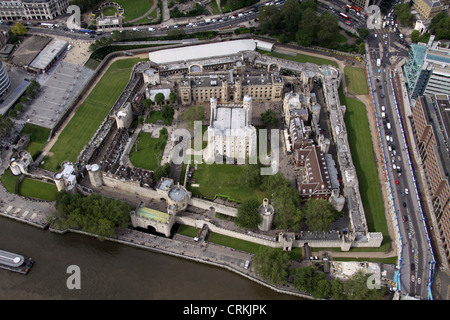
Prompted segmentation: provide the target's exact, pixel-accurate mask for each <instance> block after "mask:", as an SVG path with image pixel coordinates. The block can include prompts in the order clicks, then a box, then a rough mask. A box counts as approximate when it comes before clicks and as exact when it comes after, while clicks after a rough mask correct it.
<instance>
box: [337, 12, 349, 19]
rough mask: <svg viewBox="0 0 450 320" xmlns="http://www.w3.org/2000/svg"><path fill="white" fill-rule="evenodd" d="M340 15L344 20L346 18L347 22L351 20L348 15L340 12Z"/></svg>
mask: <svg viewBox="0 0 450 320" xmlns="http://www.w3.org/2000/svg"><path fill="white" fill-rule="evenodd" d="M339 15H340V16H341V17H342V18H344V19H346V20H349V17H348V15H346V14H345V13H342V12H340V13H339Z"/></svg>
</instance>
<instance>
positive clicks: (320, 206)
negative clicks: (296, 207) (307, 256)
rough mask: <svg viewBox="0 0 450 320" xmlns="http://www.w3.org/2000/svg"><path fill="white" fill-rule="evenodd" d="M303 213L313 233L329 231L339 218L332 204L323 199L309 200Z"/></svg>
mask: <svg viewBox="0 0 450 320" xmlns="http://www.w3.org/2000/svg"><path fill="white" fill-rule="evenodd" d="M302 211H303V214H304V217H305V224H306V225H307V226H308V228H309V229H310V230H312V231H327V230H328V228H329V226H330V223H331V222H333V221H334V220H335V219H336V218H337V217H338V216H339V212H338V211H336V210H335V209H334V208H333V206H332V205H331V203H330V202H328V201H326V200H322V199H309V200H308V201H306V204H305V205H304V206H303V208H302Z"/></svg>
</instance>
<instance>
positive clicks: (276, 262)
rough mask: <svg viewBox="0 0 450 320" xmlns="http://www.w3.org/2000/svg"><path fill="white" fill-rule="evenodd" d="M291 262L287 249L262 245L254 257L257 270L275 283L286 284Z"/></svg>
mask: <svg viewBox="0 0 450 320" xmlns="http://www.w3.org/2000/svg"><path fill="white" fill-rule="evenodd" d="M290 267H291V263H290V260H289V254H288V253H287V252H286V251H281V250H279V249H273V248H270V247H261V248H260V249H259V251H258V252H257V253H256V254H255V257H254V258H253V268H254V270H255V272H256V273H257V274H258V275H259V276H260V277H261V278H263V279H264V280H266V281H269V282H271V283H273V284H286V282H287V277H288V275H289V269H290Z"/></svg>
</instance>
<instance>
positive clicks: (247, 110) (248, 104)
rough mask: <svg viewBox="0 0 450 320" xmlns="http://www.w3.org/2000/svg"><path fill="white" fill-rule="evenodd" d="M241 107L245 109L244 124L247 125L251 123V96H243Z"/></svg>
mask: <svg viewBox="0 0 450 320" xmlns="http://www.w3.org/2000/svg"><path fill="white" fill-rule="evenodd" d="M242 107H243V108H244V110H245V126H246V127H248V126H250V125H251V123H252V97H251V96H249V95H245V96H244V101H243V103H242Z"/></svg>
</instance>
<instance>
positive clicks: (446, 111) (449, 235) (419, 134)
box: [412, 95, 450, 262]
mask: <svg viewBox="0 0 450 320" xmlns="http://www.w3.org/2000/svg"><path fill="white" fill-rule="evenodd" d="M449 116H450V98H449V96H448V95H429V96H422V97H419V98H418V99H417V100H416V103H415V105H414V109H413V117H412V128H413V133H414V137H415V140H416V145H417V149H418V150H419V154H420V157H421V159H422V164H423V169H424V171H425V177H426V184H427V187H428V191H429V195H430V197H431V201H432V203H433V210H434V212H433V213H434V215H435V217H436V220H437V223H438V226H439V230H438V231H437V232H438V234H437V236H439V237H440V238H441V240H442V243H443V248H444V251H445V254H446V257H447V261H449V262H450V248H449V246H450V183H449V174H450V172H449V171H450V154H449V149H448V134H449V133H450V121H449Z"/></svg>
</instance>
